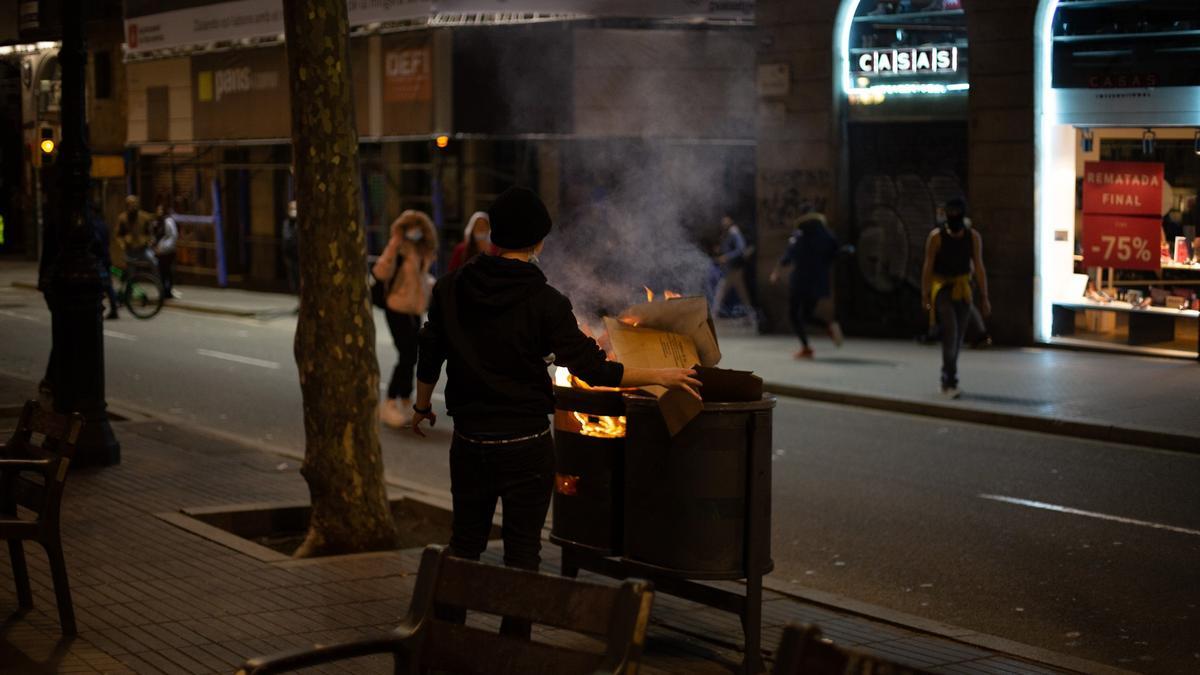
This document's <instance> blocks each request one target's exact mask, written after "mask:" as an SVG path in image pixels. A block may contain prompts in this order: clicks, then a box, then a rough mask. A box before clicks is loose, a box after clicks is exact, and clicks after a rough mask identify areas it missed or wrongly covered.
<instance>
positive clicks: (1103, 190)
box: [1083, 162, 1163, 217]
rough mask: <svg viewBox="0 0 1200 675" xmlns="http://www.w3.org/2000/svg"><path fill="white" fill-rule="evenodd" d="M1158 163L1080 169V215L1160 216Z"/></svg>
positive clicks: (1160, 168)
mask: <svg viewBox="0 0 1200 675" xmlns="http://www.w3.org/2000/svg"><path fill="white" fill-rule="evenodd" d="M1162 194H1163V165H1162V163H1161V162H1087V163H1085V164H1084V166H1083V212H1084V213H1107V214H1110V215H1120V216H1155V217H1160V216H1162Z"/></svg>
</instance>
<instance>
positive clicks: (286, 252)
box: [279, 201, 300, 293]
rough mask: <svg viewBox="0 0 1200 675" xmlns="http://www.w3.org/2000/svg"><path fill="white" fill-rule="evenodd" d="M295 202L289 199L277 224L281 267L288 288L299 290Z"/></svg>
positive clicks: (298, 250)
mask: <svg viewBox="0 0 1200 675" xmlns="http://www.w3.org/2000/svg"><path fill="white" fill-rule="evenodd" d="M296 216H297V211H296V202H295V201H290V202H288V206H287V215H286V216H284V218H283V222H282V223H280V225H279V247H280V253H281V254H282V256H283V268H284V272H285V273H286V274H287V280H288V290H289V291H291V292H293V293H298V292H299V291H300V240H299V233H300V229H299V226H298V223H297V221H296Z"/></svg>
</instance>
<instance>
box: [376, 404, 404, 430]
mask: <svg viewBox="0 0 1200 675" xmlns="http://www.w3.org/2000/svg"><path fill="white" fill-rule="evenodd" d="M379 421H380V422H383V424H384V426H389V427H391V428H393V429H400V428H402V427H403V426H404V425H406V424H408V416H406V415H405V414H404V413H403V412H402V411H401V410H400V406H398V405H397V404H396V399H394V398H389V399H387V400H386V401H384V402H383V403H381V404H380V405H379Z"/></svg>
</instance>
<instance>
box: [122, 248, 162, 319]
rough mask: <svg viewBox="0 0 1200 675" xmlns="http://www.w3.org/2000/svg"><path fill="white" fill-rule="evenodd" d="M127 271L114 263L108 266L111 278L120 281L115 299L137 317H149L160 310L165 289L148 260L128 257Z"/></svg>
mask: <svg viewBox="0 0 1200 675" xmlns="http://www.w3.org/2000/svg"><path fill="white" fill-rule="evenodd" d="M126 262H127V263H128V264H129V271H128V272H127V271H126V270H124V269H121V268H120V267H117V266H116V265H113V266H112V267H111V268H110V271H111V272H112V275H113V278H114V279H117V280H119V281H120V282H121V290H120V291H119V292H118V293H117V300H118V302H120V303H121V304H122V305H125V307H126V308H127V309H128V310H129V313H130V314H132V315H134V316H135V317H137V318H139V319H150V318H153V317H154V315H155V314H158V313H159V311H161V310H162V306H163V300H164V299H165V298H166V291H164V290H163V285H162V281H161V280H159V278H158V275H157V274H156V273H155V272H154V264H153V263H151V262H149V261H148V260H142V259H136V258H128V259H126Z"/></svg>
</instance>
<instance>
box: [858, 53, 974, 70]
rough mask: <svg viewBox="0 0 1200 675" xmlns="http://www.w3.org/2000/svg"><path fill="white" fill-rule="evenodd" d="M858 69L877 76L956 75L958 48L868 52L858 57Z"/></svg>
mask: <svg viewBox="0 0 1200 675" xmlns="http://www.w3.org/2000/svg"><path fill="white" fill-rule="evenodd" d="M858 69H859V71H860V72H863V73H873V74H877V75H912V74H916V73H954V72H957V71H958V47H926V48H923V49H892V50H885V51H873V52H867V53H865V54H863V55H861V56H859V57H858Z"/></svg>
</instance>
